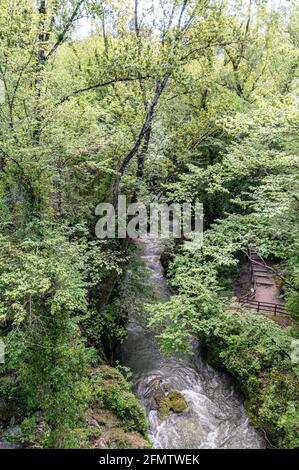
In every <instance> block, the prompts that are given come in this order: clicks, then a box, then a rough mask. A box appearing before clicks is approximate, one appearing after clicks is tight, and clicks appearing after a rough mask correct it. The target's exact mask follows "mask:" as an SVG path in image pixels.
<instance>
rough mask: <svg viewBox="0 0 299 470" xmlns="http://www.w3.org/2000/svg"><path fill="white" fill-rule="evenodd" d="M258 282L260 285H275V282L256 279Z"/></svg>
mask: <svg viewBox="0 0 299 470" xmlns="http://www.w3.org/2000/svg"><path fill="white" fill-rule="evenodd" d="M256 284H258V285H259V286H269V287H270V286H274V285H275V284H274V282H270V281H269V282H267V281H258V280H257V281H256Z"/></svg>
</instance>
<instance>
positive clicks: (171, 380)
mask: <svg viewBox="0 0 299 470" xmlns="http://www.w3.org/2000/svg"><path fill="white" fill-rule="evenodd" d="M162 251H163V243H162V242H161V241H160V240H155V239H150V238H144V239H142V240H139V241H138V256H139V258H141V259H142V260H143V261H144V267H143V269H144V270H145V271H146V273H147V276H145V278H147V279H148V280H147V284H149V285H150V286H151V288H152V289H153V292H154V295H155V296H156V297H157V298H159V300H162V301H163V300H164V301H166V300H167V299H168V298H169V297H170V295H171V291H170V288H169V286H168V285H167V282H166V279H165V277H164V273H163V267H162V265H161V261H160V256H161V253H162ZM147 287H148V285H147ZM127 333H128V334H127V338H126V340H125V341H124V342H123V343H122V345H121V347H120V351H119V358H120V361H121V362H122V364H123V365H125V366H127V367H130V369H131V370H132V373H133V376H132V381H133V389H134V392H135V393H136V395H137V397H138V398H139V399H140V401H141V403H142V405H143V406H144V408H145V410H146V413H147V416H148V419H149V423H150V429H149V437H150V439H151V441H152V443H153V448H155V449H217V448H218V449H222V448H225V449H260V448H265V442H264V440H263V439H262V437H261V436H260V435H259V434H258V432H257V431H256V430H255V429H254V428H253V427H252V426H251V425H250V423H249V421H248V416H247V412H246V409H245V407H244V405H243V403H242V400H241V398H240V397H239V396H238V394H237V392H236V390H235V388H234V385H233V382H232V379H231V377H230V376H228V375H227V374H225V373H224V372H220V371H217V370H215V369H214V368H213V367H211V366H209V365H208V364H207V363H206V362H205V360H204V358H203V355H202V353H201V350H200V345H199V344H198V343H197V342H196V340H195V339H193V340H192V348H193V352H194V354H193V355H190V356H188V357H185V358H183V359H179V358H177V357H175V356H167V355H164V354H163V353H161V352H160V350H159V347H158V344H157V341H156V339H155V336H154V333H153V332H151V331H150V330H149V329H148V328H147V327H146V318H144V311H142V312H140V314H138V312H137V313H136V312H135V313H134V314H132V315H131V316H130V317H129V321H128V329H127ZM157 387H158V388H160V389H161V388H163V390H178V391H180V392H181V393H182V394H183V395H184V397H185V399H186V401H187V403H188V408H187V409H186V410H185V411H183V412H182V413H172V414H170V415H169V416H167V417H166V418H163V419H162V418H161V417H160V416H159V413H158V411H157V409H156V405H155V400H154V395H155V394H156V392H157Z"/></svg>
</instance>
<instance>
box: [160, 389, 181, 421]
mask: <svg viewBox="0 0 299 470" xmlns="http://www.w3.org/2000/svg"><path fill="white" fill-rule="evenodd" d="M187 407H188V404H187V402H186V400H185V398H184V395H183V394H182V393H181V392H178V391H177V390H173V391H171V392H169V393H168V394H167V395H166V396H164V397H163V398H161V400H160V402H159V412H160V414H161V415H162V416H167V415H169V413H171V412H174V413H181V412H182V411H185V410H186V409H187Z"/></svg>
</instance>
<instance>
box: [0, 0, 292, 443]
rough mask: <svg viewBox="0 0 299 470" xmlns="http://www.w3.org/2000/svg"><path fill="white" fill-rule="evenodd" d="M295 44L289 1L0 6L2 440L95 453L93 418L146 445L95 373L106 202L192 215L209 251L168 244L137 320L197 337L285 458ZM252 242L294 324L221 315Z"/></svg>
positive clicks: (119, 386) (178, 337)
mask: <svg viewBox="0 0 299 470" xmlns="http://www.w3.org/2000/svg"><path fill="white" fill-rule="evenodd" d="M82 18H83V22H82ZM80 22H81V23H80ZM80 24H81V26H80ZM80 31H81V34H80ZM82 31H83V33H82ZM298 47H299V29H298V5H296V2H289V5H288V6H287V8H286V7H282V9H279V8H271V2H259V1H250V2H247V1H244V2H242V1H236V2H226V1H222V0H204V1H201V0H162V1H156V0H154V1H153V2H152V3H149V2H146V1H143V0H140V1H138V0H135V1H130V0H118V1H114V0H112V1H110V0H107V1H106V0H103V1H102V0H101V1H100V0H99V1H98V0H38V1H35V0H29V1H28V0H18V1H17V2H16V1H14V0H2V1H1V5H0V194H1V203H0V226H1V236H0V335H1V340H3V342H4V344H5V348H6V350H5V362H4V363H3V364H0V393H1V398H0V410H1V413H2V409H3V416H2V417H1V418H0V419H1V422H0V424H1V425H3V426H4V427H7V426H8V425H9V424H13V423H14V422H17V423H23V424H22V433H23V434H22V433H21V437H20V439H21V440H22V439H23V442H24V443H25V444H26V445H38V446H42V447H78V446H84V445H92V444H90V443H91V442H92V443H93V444H94V445H97V436H96V434H94V433H95V429H93V430H92V431H90V429H89V427H88V422H90V419H91V420H92V419H94V415H93V417H92V418H90V413H91V411H90V410H91V409H92V410H94V408H95V407H96V406H98V407H99V408H100V409H101V410H102V411H103V410H104V409H107V410H108V411H109V412H110V413H112V414H113V416H114V418H113V419H115V420H117V425H116V424H115V421H113V419H112V418H111V419H112V421H113V423H114V424H115V426H116V427H117V426H118V427H123V428H124V429H125V431H128V432H138V433H140V434H141V435H144V434H145V432H146V421H145V419H144V416H143V413H142V410H141V408H140V406H139V404H138V402H137V401H136V400H135V399H134V397H133V395H132V394H131V392H130V390H129V386H128V385H127V383H126V382H122V379H121V376H120V374H119V373H118V372H116V371H115V370H114V372H113V370H112V369H109V370H108V371H107V370H106V369H103V367H104V366H103V363H109V362H110V363H112V362H113V360H114V352H115V347H116V345H117V344H118V343H119V341H121V340H122V338H123V337H124V335H125V326H126V318H127V315H128V309H129V308H132V305H134V301H132V298H134V294H132V292H131V297H128V296H127V297H126V299H124V295H123V294H124V293H123V289H124V287H122V286H124V285H125V284H124V276H125V267H126V265H127V261H128V259H129V258H130V249H129V247H128V245H129V240H113V241H112V242H109V243H108V242H107V241H99V240H97V239H96V237H95V232H94V230H95V224H96V221H97V219H96V216H95V208H96V206H97V204H98V203H100V202H113V203H115V201H116V199H117V196H118V194H119V193H120V191H121V193H122V194H125V195H127V196H128V197H129V199H130V200H132V201H135V200H136V199H137V198H139V200H142V201H144V202H145V203H149V202H150V201H151V200H154V199H156V198H160V199H161V200H163V201H167V202H187V201H191V202H193V201H195V200H196V199H197V200H200V201H201V202H202V203H203V204H204V213H205V234H204V246H203V248H202V249H198V245H197V244H196V240H194V243H189V244H188V245H187V244H184V243H183V242H182V243H177V244H176V243H170V244H169V246H168V247H167V250H168V252H169V259H170V262H168V269H167V272H168V276H169V279H170V282H171V283H172V284H173V286H174V288H175V289H176V295H175V296H173V297H172V298H171V300H170V301H169V302H166V303H164V304H162V303H161V304H159V303H158V304H157V305H155V306H151V311H152V318H151V324H152V325H159V327H161V325H163V329H162V332H161V334H160V339H161V341H162V344H163V345H164V347H165V348H166V349H168V351H173V350H175V351H186V350H187V349H188V339H189V337H190V334H196V335H199V336H200V338H201V339H202V341H203V342H204V344H205V345H206V347H207V349H208V350H209V355H210V359H211V360H212V361H213V362H215V363H217V364H218V365H219V366H221V367H224V368H226V369H227V370H229V371H230V372H231V373H232V374H233V375H234V376H235V377H236V380H237V383H238V385H239V387H240V389H241V390H242V391H243V393H244V395H245V398H246V401H247V403H248V409H249V412H250V415H251V417H252V419H253V421H254V422H255V424H256V425H257V426H258V427H260V428H262V429H263V430H264V432H265V433H266V435H267V438H268V440H269V441H270V442H271V443H273V444H274V445H276V446H280V447H298V424H296V423H298V371H297V369H296V367H297V366H296V365H295V364H293V363H292V361H291V360H290V356H289V355H290V343H291V340H292V339H293V338H295V337H297V336H298V329H296V323H295V321H296V320H298V319H299V294H298V292H299V257H298V252H299V251H298V248H299V247H298V204H299V202H298V201H299V190H298V176H299V174H298V173H299V170H298V146H299V142H298V126H299V114H298V65H299V49H298ZM249 242H251V243H256V244H258V247H259V251H260V253H261V254H262V255H263V256H265V257H268V258H271V259H272V260H273V262H275V266H276V270H277V275H278V276H279V278H280V279H281V283H282V288H283V292H284V296H285V299H286V304H287V308H288V311H289V313H290V315H292V318H293V320H294V323H293V328H290V329H283V328H281V327H279V326H278V325H275V324H274V323H272V322H271V321H270V320H268V319H265V318H260V317H258V316H257V315H254V314H249V313H246V312H245V311H243V310H242V309H240V307H238V306H237V305H236V303H235V302H234V301H233V300H232V299H231V282H230V280H231V279H232V278H233V276H235V275H236V272H237V270H238V267H239V260H240V254H241V253H242V251H243V250H245V249H246V247H247V244H248V243H249ZM168 261H169V260H168ZM135 308H137V307H136V306H135ZM169 320H170V321H169ZM99 365H101V367H102V369H100V371H102V372H99ZM101 374H102V375H101ZM105 374H106V375H105ZM107 374H108V375H107ZM109 374H110V375H111V374H112V375H111V377H110V376H109ZM113 374H116V375H113ZM95 377H96V379H95ZM109 380H111V381H112V383H110V382H109ZM103 383H104V385H103ZM96 393H98V395H95V394H96ZM93 412H94V411H93ZM88 413H89V415H88ZM86 416H89V418H86ZM109 416H110V415H109ZM114 424H113V426H114ZM113 426H112V427H113ZM95 427H97V426H95ZM95 427H94V428H95ZM41 429H42V431H41ZM22 436H23V437H22ZM112 440H113V439H112ZM125 441H126V439H125V437H124V435H122V437H121V438H120V439H119V444H117V443H116V440H114V441H113V442H114V443H113V444H111V445H113V446H117V445H119V446H120V447H121V446H124V445H125V444H124V442H125ZM128 445H129V444H128ZM132 445H134V444H132ZM138 445H140V446H142V445H148V444H147V443H146V442H143V441H142V442H141V443H140V442H139V443H138Z"/></svg>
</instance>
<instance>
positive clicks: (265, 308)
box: [238, 296, 287, 316]
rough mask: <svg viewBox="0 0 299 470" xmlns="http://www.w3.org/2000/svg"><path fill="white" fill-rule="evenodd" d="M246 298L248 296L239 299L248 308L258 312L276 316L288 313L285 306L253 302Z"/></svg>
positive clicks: (258, 301)
mask: <svg viewBox="0 0 299 470" xmlns="http://www.w3.org/2000/svg"><path fill="white" fill-rule="evenodd" d="M246 297H247V296H245V297H241V298H239V299H238V300H239V303H241V304H243V305H245V306H246V307H247V308H253V309H254V310H256V311H257V312H265V313H273V315H274V316H276V315H277V314H278V315H284V314H286V313H287V312H286V309H285V307H284V306H283V305H280V304H275V303H272V302H261V301H260V300H253V299H250V298H246Z"/></svg>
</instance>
